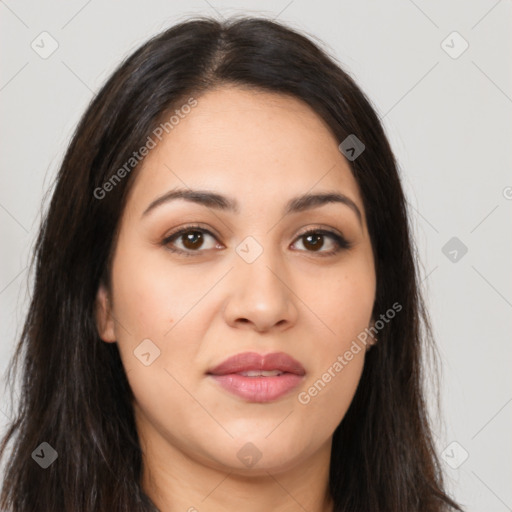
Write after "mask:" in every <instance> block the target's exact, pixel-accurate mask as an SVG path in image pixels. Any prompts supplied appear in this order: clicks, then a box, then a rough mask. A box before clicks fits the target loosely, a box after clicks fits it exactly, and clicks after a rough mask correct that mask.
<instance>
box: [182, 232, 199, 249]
mask: <svg viewBox="0 0 512 512" xmlns="http://www.w3.org/2000/svg"><path fill="white" fill-rule="evenodd" d="M181 236H182V237H183V246H184V247H185V248H186V249H192V250H194V249H199V248H200V247H201V245H202V244H203V242H204V238H203V233H202V232H201V231H189V232H188V233H187V234H185V235H181Z"/></svg>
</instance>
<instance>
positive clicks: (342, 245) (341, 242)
mask: <svg viewBox="0 0 512 512" xmlns="http://www.w3.org/2000/svg"><path fill="white" fill-rule="evenodd" d="M192 231H199V232H200V233H202V234H207V235H210V236H211V237H213V238H215V239H216V240H217V237H216V236H215V235H214V234H213V233H211V232H210V231H209V230H208V229H205V228H202V227H201V226H198V225H190V226H186V227H184V228H182V229H180V230H178V231H175V232H174V233H171V234H170V235H168V236H166V237H165V238H164V239H163V240H162V245H163V246H165V247H167V249H168V250H169V251H171V252H173V253H178V254H182V255H184V256H196V255H197V254H198V253H201V252H202V251H201V249H198V250H196V251H193V250H188V251H184V250H182V249H177V248H175V247H171V246H170V243H171V242H172V241H174V240H176V239H178V238H179V237H180V236H182V235H184V234H186V233H189V232H192ZM311 234H316V235H323V236H328V237H329V238H331V239H332V240H334V242H335V243H336V245H337V248H336V249H334V250H331V251H321V252H318V253H317V254H318V255H319V256H320V257H327V256H334V255H335V254H338V253H339V252H340V251H342V250H348V249H350V248H351V247H352V244H351V243H350V242H349V241H348V240H346V239H345V238H344V237H343V236H341V235H339V234H338V233H335V232H334V231H328V230H325V229H310V230H308V231H305V232H304V233H301V234H300V235H299V236H298V237H297V240H298V239H300V238H304V237H306V236H307V235H311ZM303 252H310V253H313V254H315V251H303Z"/></svg>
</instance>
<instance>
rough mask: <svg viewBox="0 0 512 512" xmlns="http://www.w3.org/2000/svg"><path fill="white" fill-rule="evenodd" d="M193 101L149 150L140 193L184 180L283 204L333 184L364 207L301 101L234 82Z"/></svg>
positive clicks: (321, 125)
mask: <svg viewBox="0 0 512 512" xmlns="http://www.w3.org/2000/svg"><path fill="white" fill-rule="evenodd" d="M196 100H197V105H196V106H195V107H194V108H192V109H190V112H189V113H188V114H186V115H182V116H181V118H180V120H179V122H178V123H177V124H176V125H175V126H174V127H173V129H172V130H170V132H169V133H168V134H165V132H164V136H163V138H162V140H161V141H160V142H158V144H157V146H156V147H155V148H154V149H152V150H151V151H150V152H149V154H148V155H147V156H146V158H145V160H144V162H143V165H142V169H141V171H140V173H138V175H137V178H136V183H135V184H134V187H133V188H134V189H136V190H134V195H136V196H137V197H138V198H139V199H141V200H144V201H150V200H151V198H152V197H154V196H155V194H159V193H160V194H161V193H162V192H165V191H166V190H168V189H170V188H172V187H175V186H180V187H183V186H185V187H190V188H198V187H201V188H209V189H214V190H216V191H219V192H221V193H224V194H226V195H231V196H237V197H239V198H240V202H241V203H242V204H243V203H244V202H247V201H257V200H259V201H260V202H261V201H263V198H271V199H272V200H274V201H279V203H280V204H281V203H283V202H285V201H286V200H287V199H288V197H291V196H295V195H298V194H303V193H305V192H315V191H316V190H317V189H337V190H340V191H341V192H343V193H344V194H346V195H349V196H350V197H351V198H352V199H353V200H354V202H356V204H357V205H358V206H359V207H360V209H361V210H362V211H363V205H362V200H361V197H360V194H359V188H358V186H357V182H356V181H355V179H354V177H353V175H352V172H351V169H350V166H349V164H348V162H347V161H346V159H345V157H344V156H343V155H342V153H341V152H340V151H339V149H338V144H339V142H338V141H337V140H336V138H335V136H334V135H333V134H332V132H331V131H330V129H329V127H328V126H327V124H326V123H325V122H324V121H323V120H322V119H321V118H320V117H319V116H318V114H316V112H315V111H314V110H313V109H312V108H311V107H309V106H308V105H307V104H306V103H304V102H302V101H301V100H299V99H297V98H294V97H291V96H288V95H281V94H276V93H271V92H265V91H254V90H246V89H240V88H237V87H232V86H229V87H227V86H226V87H222V88H220V89H217V90H214V91H209V92H207V93H205V94H204V95H201V96H199V97H197V98H196ZM178 108H179V107H178ZM363 215H364V213H363Z"/></svg>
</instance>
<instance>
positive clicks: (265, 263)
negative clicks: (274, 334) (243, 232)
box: [226, 236, 295, 329]
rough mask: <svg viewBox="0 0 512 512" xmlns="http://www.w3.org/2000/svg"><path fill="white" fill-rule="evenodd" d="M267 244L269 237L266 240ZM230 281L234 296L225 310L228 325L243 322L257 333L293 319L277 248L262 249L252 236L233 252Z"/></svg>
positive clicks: (291, 298)
mask: <svg viewBox="0 0 512 512" xmlns="http://www.w3.org/2000/svg"><path fill="white" fill-rule="evenodd" d="M266 240H267V244H268V243H269V242H268V240H269V237H267V239H266ZM235 251H236V253H237V254H236V256H235V261H234V269H233V273H232V279H233V280H234V283H235V290H234V293H232V294H231V297H230V302H229V304H228V307H227V308H226V312H227V314H228V317H229V318H228V321H229V322H236V321H237V320H241V319H243V321H244V322H246V321H250V322H252V323H253V324H254V325H255V326H257V327H258V328H259V329H264V328H269V327H271V326H272V325H275V324H277V323H283V320H285V321H292V320H294V318H295V306H294V304H293V294H292V293H291V291H290V289H289V288H288V287H287V285H286V284H285V283H286V282H287V278H286V270H285V266H284V265H283V264H282V261H281V259H282V255H280V250H279V248H278V247H274V246H268V245H267V246H265V245H264V243H263V242H260V241H258V240H256V238H254V237H252V236H248V237H246V238H245V239H244V240H243V241H242V242H241V243H240V244H239V245H238V246H237V247H236V249H235Z"/></svg>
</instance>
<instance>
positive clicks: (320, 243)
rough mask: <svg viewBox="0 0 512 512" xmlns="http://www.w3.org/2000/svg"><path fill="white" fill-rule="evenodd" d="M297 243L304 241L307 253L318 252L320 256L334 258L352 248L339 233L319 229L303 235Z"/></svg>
mask: <svg viewBox="0 0 512 512" xmlns="http://www.w3.org/2000/svg"><path fill="white" fill-rule="evenodd" d="M297 241H302V245H303V246H304V250H305V252H317V253H318V255H319V256H333V255H334V254H337V253H338V252H340V251H341V250H342V249H350V247H351V246H352V244H351V243H350V242H348V241H347V240H346V239H345V238H344V237H343V236H341V235H339V234H338V233H335V232H333V231H325V230H318V229H316V230H310V231H308V232H306V233H303V234H302V235H300V236H299V237H298V238H297ZM326 242H327V243H326ZM295 243H297V242H295Z"/></svg>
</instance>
